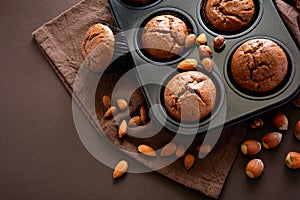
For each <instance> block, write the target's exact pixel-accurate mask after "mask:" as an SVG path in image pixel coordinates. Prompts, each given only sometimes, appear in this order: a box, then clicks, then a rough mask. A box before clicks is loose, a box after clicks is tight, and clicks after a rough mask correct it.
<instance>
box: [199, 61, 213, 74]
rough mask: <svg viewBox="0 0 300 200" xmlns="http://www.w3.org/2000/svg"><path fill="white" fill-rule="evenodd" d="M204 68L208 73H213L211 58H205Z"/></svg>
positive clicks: (202, 62)
mask: <svg viewBox="0 0 300 200" xmlns="http://www.w3.org/2000/svg"><path fill="white" fill-rule="evenodd" d="M201 64H202V67H203V68H204V69H205V70H206V71H208V72H212V69H213V62H212V60H211V58H203V59H202V61H201Z"/></svg>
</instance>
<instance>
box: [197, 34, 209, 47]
mask: <svg viewBox="0 0 300 200" xmlns="http://www.w3.org/2000/svg"><path fill="white" fill-rule="evenodd" d="M196 43H197V44H198V45H204V44H206V43H207V38H206V35H205V33H201V34H200V35H199V36H198V37H197V39H196Z"/></svg>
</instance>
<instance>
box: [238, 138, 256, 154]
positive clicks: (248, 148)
mask: <svg viewBox="0 0 300 200" xmlns="http://www.w3.org/2000/svg"><path fill="white" fill-rule="evenodd" d="M260 150H261V144H260V142H259V141H257V140H253V139H250V140H246V141H244V142H243V143H242V145H241V151H242V153H243V154H244V155H247V156H253V155H256V154H258V153H259V152H260Z"/></svg>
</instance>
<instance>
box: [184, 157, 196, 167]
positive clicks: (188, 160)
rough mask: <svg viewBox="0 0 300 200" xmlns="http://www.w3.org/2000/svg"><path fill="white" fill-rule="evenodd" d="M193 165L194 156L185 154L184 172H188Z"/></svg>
mask: <svg viewBox="0 0 300 200" xmlns="http://www.w3.org/2000/svg"><path fill="white" fill-rule="evenodd" d="M194 163H195V156H194V155H192V154H187V155H186V156H185V157H184V167H185V169H186V170H189V169H191V168H192V166H193V165H194Z"/></svg>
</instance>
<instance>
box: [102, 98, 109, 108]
mask: <svg viewBox="0 0 300 200" xmlns="http://www.w3.org/2000/svg"><path fill="white" fill-rule="evenodd" d="M102 103H103V105H104V107H105V108H107V109H108V108H109V107H110V97H109V96H107V95H104V96H103V97H102Z"/></svg>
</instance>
